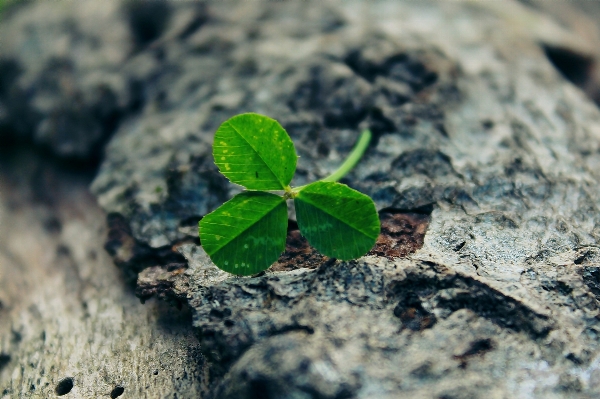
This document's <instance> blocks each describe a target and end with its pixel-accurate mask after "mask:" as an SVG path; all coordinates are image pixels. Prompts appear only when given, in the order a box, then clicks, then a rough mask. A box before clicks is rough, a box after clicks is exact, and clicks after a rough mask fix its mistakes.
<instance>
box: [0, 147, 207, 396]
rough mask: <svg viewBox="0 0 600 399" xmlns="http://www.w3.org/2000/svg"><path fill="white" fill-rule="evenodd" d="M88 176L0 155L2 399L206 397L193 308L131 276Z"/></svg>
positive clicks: (25, 154)
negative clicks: (145, 288)
mask: <svg viewBox="0 0 600 399" xmlns="http://www.w3.org/2000/svg"><path fill="white" fill-rule="evenodd" d="M89 179H90V176H89V173H88V174H87V175H85V174H81V173H78V172H69V171H66V170H65V169H64V168H57V167H56V166H55V165H54V164H53V163H51V162H48V161H46V160H42V159H40V157H39V156H37V155H35V154H33V153H32V152H31V151H30V150H19V151H14V150H13V151H11V153H8V152H6V151H1V152H0V398H3V399H9V398H32V399H33V398H40V399H47V398H53V397H56V396H57V395H66V396H65V397H67V398H82V399H88V398H99V397H105V398H107V397H110V398H117V397H120V396H121V394H122V395H123V396H122V397H123V398H128V397H135V398H171V399H174V398H177V397H180V398H181V397H200V396H202V395H203V394H204V393H205V392H206V391H207V386H208V375H207V373H208V369H207V368H206V361H205V360H204V357H203V356H202V355H201V352H200V345H199V343H198V340H197V339H196V337H195V334H194V332H193V331H192V327H191V317H190V315H189V311H186V310H182V311H177V310H175V311H173V309H168V306H167V305H165V304H161V303H157V302H154V303H149V304H148V305H147V306H145V307H144V306H143V305H141V304H140V303H139V300H138V299H137V298H136V297H135V295H134V293H133V292H132V290H131V289H129V288H128V287H127V286H126V285H125V284H124V283H123V276H122V274H121V273H119V270H118V269H117V268H115V267H114V265H113V264H112V261H111V259H110V257H109V256H108V255H107V254H106V252H105V251H104V249H103V248H102V246H103V241H104V239H105V237H106V225H105V214H104V213H103V212H102V210H101V209H100V208H99V207H98V205H97V204H96V202H95V199H94V198H93V196H92V195H91V194H90V193H89V191H88V190H87V185H88V184H89ZM67 394H68V395H67Z"/></svg>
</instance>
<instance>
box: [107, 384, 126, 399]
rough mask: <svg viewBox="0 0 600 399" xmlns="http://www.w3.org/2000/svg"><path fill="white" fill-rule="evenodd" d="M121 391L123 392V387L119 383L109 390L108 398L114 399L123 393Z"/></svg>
mask: <svg viewBox="0 0 600 399" xmlns="http://www.w3.org/2000/svg"><path fill="white" fill-rule="evenodd" d="M123 392H125V388H123V387H122V386H120V385H117V386H116V387H115V388H114V389H113V390H112V391H111V392H110V399H115V398H118V397H119V396H121V395H123Z"/></svg>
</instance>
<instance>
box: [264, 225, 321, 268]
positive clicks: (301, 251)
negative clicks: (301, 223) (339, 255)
mask: <svg viewBox="0 0 600 399" xmlns="http://www.w3.org/2000/svg"><path fill="white" fill-rule="evenodd" d="M327 259H329V258H328V257H327V256H325V255H321V254H320V253H319V252H318V251H317V250H316V249H314V248H313V247H311V246H310V245H309V244H308V241H306V238H304V237H302V234H300V230H298V226H297V225H296V223H294V222H290V226H289V228H288V233H287V239H286V243H285V252H284V253H283V254H281V256H280V257H279V259H278V260H277V262H275V263H274V264H273V266H271V269H270V270H271V271H277V272H281V271H290V270H296V269H300V268H305V269H314V268H316V267H318V266H320V265H321V264H323V263H325V262H326V261H327Z"/></svg>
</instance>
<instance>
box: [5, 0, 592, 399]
mask: <svg viewBox="0 0 600 399" xmlns="http://www.w3.org/2000/svg"><path fill="white" fill-rule="evenodd" d="M535 3H536V2H535V1H534V2H531V4H534V5H535ZM165 4H166V3H165ZM155 7H162V6H155ZM164 7H165V8H164V9H161V10H159V11H158V12H157V11H156V10H154V11H152V10H150V11H148V10H147V9H145V8H141V9H139V10H136V9H133V10H132V9H127V8H124V9H123V8H119V7H117V6H114V7H113V9H114V10H120V11H118V12H117V11H115V13H116V14H115V15H120V16H121V17H120V18H123V19H124V21H125V22H122V23H123V24H129V25H128V26H130V27H135V26H138V25H137V24H136V22H135V21H137V20H138V19H139V18H142V17H140V16H139V15H142V16H146V15H147V16H148V17H143V18H142V19H145V20H150V21H153V22H152V24H150V26H151V27H153V28H151V29H149V30H148V31H146V30H143V29H142V30H141V31H140V30H136V29H134V28H131V29H130V30H129V31H128V33H124V34H128V35H130V39H129V40H130V41H131V48H125V49H124V50H122V51H124V54H126V57H125V58H124V59H123V61H122V65H121V67H120V69H119V70H118V72H115V74H116V75H118V79H121V80H120V81H119V82H121V83H119V84H117V85H116V86H115V87H117V89H115V92H119V93H121V94H119V95H118V96H117V98H123V99H125V100H120V101H119V104H122V105H120V106H119V107H121V108H119V109H123V110H128V109H131V108H128V107H131V105H127V104H130V102H131V101H133V100H127V98H129V97H128V96H130V95H131V94H130V93H131V92H129V94H127V93H128V92H127V90H125V91H119V90H123V87H127V86H126V85H124V84H123V82H126V81H127V79H130V77H131V76H134V77H136V78H135V81H136V82H139V83H138V85H139V86H137V87H141V88H143V92H144V93H147V94H146V96H145V97H144V101H139V102H137V103H136V104H137V105H136V107H134V108H135V109H136V111H135V112H129V111H122V112H123V115H124V116H123V117H122V118H121V119H120V121H121V123H120V124H119V127H118V129H117V131H116V133H115V135H114V137H113V138H112V139H111V141H110V143H109V144H108V146H107V147H106V151H105V154H106V156H105V159H104V161H103V163H102V165H101V168H100V171H99V174H98V176H97V177H96V179H95V181H94V183H93V185H92V190H93V192H94V194H95V195H96V196H97V198H98V201H99V203H100V205H101V206H102V207H103V208H104V210H106V211H107V212H109V216H108V225H109V238H108V241H107V243H106V249H107V250H108V252H109V253H110V255H112V257H113V259H114V261H115V263H116V264H117V265H119V266H120V268H121V269H122V270H123V272H124V275H125V277H126V278H127V279H129V280H131V281H135V280H137V288H136V290H137V293H138V295H139V296H140V297H141V298H143V299H147V298H149V297H151V296H154V295H156V296H158V297H161V298H164V299H167V300H168V301H170V302H174V303H177V304H180V305H181V304H186V305H189V306H190V308H191V309H192V312H193V317H194V320H193V325H194V326H195V328H196V329H197V331H198V334H199V336H200V342H201V345H202V351H203V353H204V355H205V356H206V357H207V358H208V360H209V361H210V363H211V364H210V370H211V380H210V389H209V390H210V392H208V393H207V394H206V395H205V396H206V397H215V398H254V397H268V398H336V399H341V398H367V397H376V398H398V397H431V398H478V397H492V398H506V397H510V398H588V397H595V396H597V395H598V394H600V347H599V345H598V336H599V334H600V324H599V321H598V320H599V317H600V302H599V300H600V265H599V263H598V262H599V260H600V250H599V249H598V240H599V239H600V219H599V216H598V208H599V206H600V193H599V189H598V187H597V183H598V180H599V177H600V172H599V167H598V166H600V110H599V109H598V107H597V106H596V105H595V104H594V103H593V102H592V100H591V99H590V98H589V97H594V96H595V94H594V93H595V91H594V90H595V89H594V87H598V86H594V85H595V84H596V83H595V82H598V81H599V80H595V79H596V78H595V76H596V75H594V74H595V73H596V72H595V71H597V67H596V66H595V65H596V64H595V63H594V62H597V61H594V60H598V59H600V57H599V56H598V53H597V48H595V47H594V44H595V43H596V42H594V40H592V39H589V38H586V39H584V38H583V36H582V35H581V34H580V32H577V33H575V32H574V31H572V30H569V29H568V28H566V27H563V26H561V25H560V24H559V23H557V22H555V21H554V20H552V19H551V18H550V17H548V16H547V15H545V14H544V13H543V12H542V11H540V10H539V7H538V9H536V8H534V7H528V6H526V5H523V4H521V3H517V2H503V3H497V2H485V3H474V2H443V3H433V2H432V3H429V2H402V3H400V2H394V1H382V2H368V3H367V2H360V1H355V2H352V1H351V2H343V3H341V2H312V3H310V6H307V4H306V3H305V2H277V3H271V2H268V3H267V2H265V3H261V2H242V3H239V4H236V5H235V6H232V5H231V4H229V3H227V4H225V3H217V2H214V3H208V5H206V6H198V5H197V4H174V3H169V5H168V6H164ZM146 13H147V14H146ZM157 14H160V15H162V16H163V19H161V18H158V19H157V20H154V19H152V18H150V17H149V16H151V15H155V16H156V15H157ZM136 15H137V17H136ZM123 16H125V17H123ZM115 18H116V17H115ZM116 19H118V18H116ZM568 25H569V24H568V23H567V24H566V26H568ZM596 39H597V38H596ZM120 51H121V50H120ZM565 57H566V58H565ZM569 57H570V58H569ZM565 59H567V60H568V61H569V62H567V66H568V67H569V68H565V63H564V62H561V60H563V61H564V60H565ZM557 68H558V70H557ZM594 68H596V69H594ZM109 69H110V68H109ZM574 70H575V71H576V70H579V71H580V74H579V75H577V74H572V72H573V71H574ZM580 75H581V76H580ZM99 76H100V77H101V78H103V79H104V78H106V77H107V76H110V73H109V72H106V73H100V74H99ZM565 77H566V78H565ZM574 77H576V78H579V79H580V81H577V79H574ZM568 79H571V81H573V82H574V83H576V84H580V86H585V87H584V89H585V90H586V93H588V95H589V97H586V95H585V94H584V92H583V91H581V90H580V89H578V88H577V87H575V86H574V85H573V84H572V83H571V82H569V80H568ZM17 91H18V90H17ZM248 111H253V112H259V113H263V114H266V115H269V116H271V117H274V118H276V119H277V120H279V121H280V122H281V123H282V125H283V126H284V127H285V128H286V129H287V131H288V132H289V133H290V135H291V137H292V139H293V141H294V143H295V145H296V148H297V151H298V154H299V155H300V159H299V162H298V171H297V175H296V177H295V179H294V181H293V184H294V185H302V184H304V183H306V182H310V181H313V180H315V179H318V178H321V177H323V176H325V175H327V174H328V173H329V172H331V171H332V170H334V169H335V168H336V166H337V165H338V164H339V163H340V162H341V161H342V160H343V158H344V156H345V154H347V153H348V152H349V151H350V149H351V147H352V145H353V143H354V140H355V139H356V137H357V135H358V132H359V131H360V129H362V128H370V129H371V130H372V131H373V133H374V136H375V138H374V140H373V143H372V145H371V147H370V148H369V150H368V151H367V153H366V155H365V157H364V159H363V160H362V161H361V163H360V164H359V166H358V167H357V168H356V169H355V170H354V171H353V172H352V173H350V174H349V175H348V176H347V177H346V178H345V179H344V180H343V182H345V183H347V184H348V185H350V186H352V187H354V188H357V189H359V190H361V191H362V192H365V193H367V194H369V195H370V196H371V197H372V198H373V199H374V200H375V202H376V204H377V207H378V209H379V210H380V215H381V218H382V222H383V223H384V229H383V231H384V234H383V235H382V236H381V237H380V240H379V242H378V245H377V246H376V248H374V250H373V251H372V252H371V253H370V254H369V255H367V256H365V257H363V258H361V259H358V260H356V261H351V262H339V261H336V260H335V259H327V258H325V257H322V256H320V255H319V254H316V253H314V251H312V250H311V249H310V248H309V247H307V246H306V244H305V243H304V242H303V241H302V238H301V237H299V236H298V232H297V230H296V229H295V223H294V214H293V212H290V228H289V233H288V247H287V251H286V253H285V254H284V255H283V256H282V257H281V258H280V260H279V262H278V263H276V264H275V265H274V266H273V267H272V268H271V269H270V270H269V271H267V272H266V273H265V274H263V275H260V276H255V277H252V278H236V277H231V276H229V275H227V274H225V273H224V272H221V271H220V270H218V269H217V268H216V267H215V266H214V265H213V264H212V263H211V262H210V260H209V259H208V257H207V255H206V254H205V253H204V251H203V250H202V247H201V246H200V243H199V241H198V238H197V222H198V220H200V218H201V217H202V216H203V215H205V214H206V213H208V212H210V211H211V210H213V209H215V208H216V207H217V206H219V205H220V204H221V203H222V202H224V201H225V200H227V199H228V198H230V197H231V196H232V195H233V194H235V193H236V192H239V188H238V187H235V186H233V185H231V184H229V183H228V182H227V181H226V179H224V178H223V177H222V176H221V175H220V174H219V173H218V171H217V169H216V167H215V166H214V164H213V163H212V159H211V144H212V143H211V140H212V135H213V134H214V131H215V129H216V128H217V126H218V125H219V124H220V123H221V122H222V121H224V120H225V119H227V118H228V117H230V116H233V115H235V114H237V113H241V112H248Z"/></svg>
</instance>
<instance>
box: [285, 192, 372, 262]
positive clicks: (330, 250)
mask: <svg viewBox="0 0 600 399" xmlns="http://www.w3.org/2000/svg"><path fill="white" fill-rule="evenodd" d="M294 205H295V206H296V219H297V221H298V227H299V228H300V232H301V233H302V235H303V236H304V237H306V239H307V240H308V242H309V243H310V245H312V246H313V247H315V248H316V249H317V250H318V251H319V252H321V253H322V254H324V255H327V256H330V257H332V258H337V259H342V260H349V259H356V258H358V257H361V256H362V255H364V254H366V253H367V252H369V250H370V249H371V248H373V245H375V241H376V240H377V236H379V230H380V223H379V216H378V215H377V210H376V209H375V204H374V203H373V201H372V200H371V198H369V197H368V196H366V195H364V194H362V193H360V192H358V191H356V190H353V189H351V188H350V187H348V186H346V185H345V184H341V183H334V182H324V181H318V182H315V183H312V184H309V185H307V186H305V187H304V188H302V189H301V190H300V192H299V193H298V194H297V195H296V197H295V198H294Z"/></svg>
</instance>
